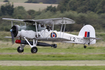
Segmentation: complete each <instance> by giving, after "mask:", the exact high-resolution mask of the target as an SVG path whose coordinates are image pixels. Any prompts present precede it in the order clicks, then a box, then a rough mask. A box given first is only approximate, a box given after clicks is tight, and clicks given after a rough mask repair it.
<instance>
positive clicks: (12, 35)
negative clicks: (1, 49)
mask: <svg viewBox="0 0 105 70" xmlns="http://www.w3.org/2000/svg"><path fill="white" fill-rule="evenodd" d="M10 32H11V37H12V38H11V39H12V44H14V34H13V30H12V29H11V30H10Z"/></svg>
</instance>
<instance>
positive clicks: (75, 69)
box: [0, 66, 105, 70]
mask: <svg viewBox="0 0 105 70" xmlns="http://www.w3.org/2000/svg"><path fill="white" fill-rule="evenodd" d="M0 69H1V70H105V66H37V67H36V66H27V67H26V66H0Z"/></svg>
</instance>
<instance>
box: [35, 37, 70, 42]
mask: <svg viewBox="0 0 105 70" xmlns="http://www.w3.org/2000/svg"><path fill="white" fill-rule="evenodd" d="M36 40H38V41H52V42H62V41H70V40H68V39H65V38H36Z"/></svg>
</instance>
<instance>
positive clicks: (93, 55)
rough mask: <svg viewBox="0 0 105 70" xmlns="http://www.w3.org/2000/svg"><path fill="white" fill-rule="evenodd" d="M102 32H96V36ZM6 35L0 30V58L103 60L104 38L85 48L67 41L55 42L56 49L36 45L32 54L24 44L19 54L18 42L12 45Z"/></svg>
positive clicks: (104, 51)
mask: <svg viewBox="0 0 105 70" xmlns="http://www.w3.org/2000/svg"><path fill="white" fill-rule="evenodd" d="M75 34H76V33H75ZM103 34H104V33H98V36H100V35H103ZM8 35H10V33H9V32H3V31H2V32H0V40H2V41H0V60H31V61H34V60H42V61H43V60H46V61H47V60H53V61H54V60H105V43H104V40H103V41H99V42H97V43H96V44H95V45H90V46H88V47H87V48H86V49H84V48H83V45H78V44H75V45H73V44H67V43H57V45H58V47H57V48H56V49H55V48H51V47H47V48H45V47H40V46H38V53H36V54H32V53H31V51H30V50H31V47H30V46H26V47H25V48H24V53H21V54H20V53H18V52H17V47H18V46H19V44H14V45H12V43H11V39H5V38H4V37H5V36H8ZM103 36H104V35H103Z"/></svg>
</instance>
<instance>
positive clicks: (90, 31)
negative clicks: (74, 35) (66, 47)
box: [78, 25, 96, 44]
mask: <svg viewBox="0 0 105 70" xmlns="http://www.w3.org/2000/svg"><path fill="white" fill-rule="evenodd" d="M78 36H81V37H89V38H90V37H92V38H96V35H95V29H94V27H93V26H91V25H85V26H83V27H82V29H81V30H80V32H79V34H78ZM95 43H96V39H94V40H93V39H90V44H95Z"/></svg>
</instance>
